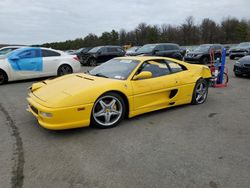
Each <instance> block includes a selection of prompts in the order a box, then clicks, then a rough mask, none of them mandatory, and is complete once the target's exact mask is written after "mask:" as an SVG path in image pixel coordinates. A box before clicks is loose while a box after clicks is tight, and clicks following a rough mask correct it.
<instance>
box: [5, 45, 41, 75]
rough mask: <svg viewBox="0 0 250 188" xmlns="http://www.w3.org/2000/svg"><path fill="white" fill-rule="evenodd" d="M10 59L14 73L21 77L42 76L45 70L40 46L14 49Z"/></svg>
mask: <svg viewBox="0 0 250 188" xmlns="http://www.w3.org/2000/svg"><path fill="white" fill-rule="evenodd" d="M8 61H9V63H10V65H11V69H12V71H13V74H15V76H16V77H17V78H19V79H23V78H35V77H40V76H41V74H42V71H43V60H42V56H41V50H40V49H39V48H24V49H21V50H17V51H14V52H13V53H12V54H11V55H10V56H9V57H8Z"/></svg>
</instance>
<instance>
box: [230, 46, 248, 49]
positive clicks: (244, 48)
mask: <svg viewBox="0 0 250 188" xmlns="http://www.w3.org/2000/svg"><path fill="white" fill-rule="evenodd" d="M249 48H250V46H246V47H234V48H231V49H230V50H248V49H249Z"/></svg>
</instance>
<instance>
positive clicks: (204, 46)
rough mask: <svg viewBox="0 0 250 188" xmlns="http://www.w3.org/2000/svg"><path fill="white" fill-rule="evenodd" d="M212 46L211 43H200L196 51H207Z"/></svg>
mask: <svg viewBox="0 0 250 188" xmlns="http://www.w3.org/2000/svg"><path fill="white" fill-rule="evenodd" d="M210 46H211V45H207V44H205V45H200V46H198V47H197V48H196V49H194V51H196V52H206V51H208V50H209V48H210Z"/></svg>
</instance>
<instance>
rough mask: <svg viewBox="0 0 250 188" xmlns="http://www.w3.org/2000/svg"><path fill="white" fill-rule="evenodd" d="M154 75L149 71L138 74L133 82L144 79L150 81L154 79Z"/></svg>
mask: <svg viewBox="0 0 250 188" xmlns="http://www.w3.org/2000/svg"><path fill="white" fill-rule="evenodd" d="M152 76H153V75H152V73H151V72H149V71H142V72H141V73H139V74H137V75H135V76H134V78H133V80H143V79H148V78H152Z"/></svg>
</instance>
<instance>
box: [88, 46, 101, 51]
mask: <svg viewBox="0 0 250 188" xmlns="http://www.w3.org/2000/svg"><path fill="white" fill-rule="evenodd" d="M101 48H102V47H101V46H99V47H95V48H93V49H91V50H90V51H89V52H90V53H96V52H98V50H100V49H101Z"/></svg>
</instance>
